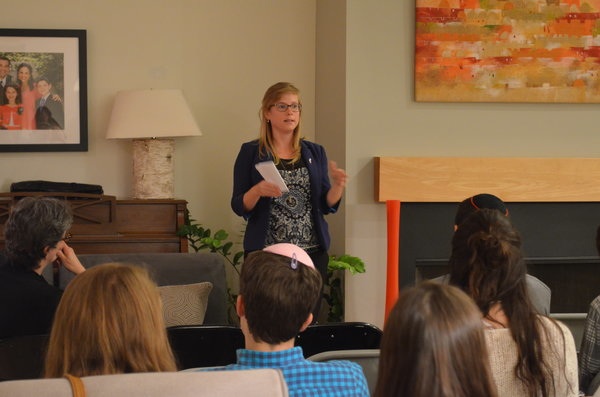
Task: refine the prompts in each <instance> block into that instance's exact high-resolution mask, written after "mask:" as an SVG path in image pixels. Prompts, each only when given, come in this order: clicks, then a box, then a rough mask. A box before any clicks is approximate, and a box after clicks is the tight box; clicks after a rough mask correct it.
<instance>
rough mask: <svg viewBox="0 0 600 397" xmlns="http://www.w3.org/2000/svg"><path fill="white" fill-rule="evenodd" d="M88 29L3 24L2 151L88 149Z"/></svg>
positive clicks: (0, 78)
mask: <svg viewBox="0 0 600 397" xmlns="http://www.w3.org/2000/svg"><path fill="white" fill-rule="evenodd" d="M86 66H87V65H86V31H85V30H54V29H52V30H46V29H0V152H67V151H87V150H88V136H87V135H88V131H87V130H88V126H87V119H88V118H87V73H86Z"/></svg>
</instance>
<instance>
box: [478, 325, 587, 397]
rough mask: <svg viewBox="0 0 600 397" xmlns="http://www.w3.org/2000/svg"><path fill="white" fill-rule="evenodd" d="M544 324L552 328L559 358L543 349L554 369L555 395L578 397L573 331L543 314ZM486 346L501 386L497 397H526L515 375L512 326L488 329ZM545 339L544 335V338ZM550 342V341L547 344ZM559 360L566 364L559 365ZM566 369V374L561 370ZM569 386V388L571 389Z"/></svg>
mask: <svg viewBox="0 0 600 397" xmlns="http://www.w3.org/2000/svg"><path fill="white" fill-rule="evenodd" d="M542 324H543V325H544V327H547V328H548V329H549V331H550V340H551V343H552V344H553V345H554V346H555V350H556V352H557V354H558V357H554V356H553V355H552V354H549V353H546V351H548V349H546V351H545V352H544V353H545V354H546V357H547V358H548V359H550V364H551V366H552V368H554V372H553V374H554V381H555V384H556V393H555V394H554V396H556V397H577V395H578V390H579V380H578V377H577V352H576V350H575V341H574V340H573V335H572V334H571V331H569V329H568V328H567V327H566V326H565V325H564V324H562V323H559V326H560V330H559V329H557V328H556V327H555V326H553V325H552V324H551V323H550V320H549V319H548V318H547V317H542ZM561 331H562V334H563V335H564V340H565V344H566V349H565V348H564V347H563V343H562V338H561V337H560V332H561ZM543 335H544V333H542V336H543ZM485 338H486V342H487V348H488V352H489V355H490V364H491V369H492V375H493V377H494V381H495V382H496V386H497V387H498V397H521V396H523V397H527V391H526V389H525V387H524V386H523V384H522V383H521V381H519V380H518V379H517V377H516V375H515V367H516V365H517V345H516V344H515V341H514V340H513V338H512V336H511V334H510V330H509V329H506V328H504V329H487V330H486V331H485ZM544 339H545V338H544ZM545 346H548V345H547V342H546V343H545ZM560 361H562V362H563V363H564V365H560ZM561 368H564V373H563V371H561ZM569 385H570V388H569Z"/></svg>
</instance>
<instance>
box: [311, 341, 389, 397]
mask: <svg viewBox="0 0 600 397" xmlns="http://www.w3.org/2000/svg"><path fill="white" fill-rule="evenodd" d="M308 359H309V360H310V361H316V362H323V361H331V360H349V361H352V362H355V363H357V364H358V365H360V366H361V367H362V369H363V373H364V374H365V378H367V385H368V386H369V393H370V394H371V395H373V393H374V392H375V385H376V384H377V371H378V370H379V349H356V350H334V351H326V352H321V353H317V354H315V355H314V356H310V357H309V358H308Z"/></svg>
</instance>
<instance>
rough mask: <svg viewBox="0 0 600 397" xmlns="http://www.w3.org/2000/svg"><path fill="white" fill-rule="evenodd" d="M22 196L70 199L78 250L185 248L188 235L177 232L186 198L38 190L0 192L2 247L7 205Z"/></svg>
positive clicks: (73, 230)
mask: <svg viewBox="0 0 600 397" xmlns="http://www.w3.org/2000/svg"><path fill="white" fill-rule="evenodd" d="M24 196H50V197H56V198H58V199H63V200H67V201H68V202H69V204H70V205H71V207H72V209H73V217H74V220H73V226H72V228H71V230H70V231H71V234H72V235H73V238H72V239H71V241H70V243H69V245H70V246H72V247H73V249H74V250H75V252H76V253H77V254H110V253H143V252H188V243H187V239H186V238H185V237H179V236H177V230H178V229H179V228H180V227H181V226H182V225H183V224H184V222H185V213H186V210H187V201H185V200H167V199H148V200H137V199H130V200H117V199H115V197H114V196H106V195H90V194H73V193H37V192H36V193H2V194H0V222H1V225H2V226H0V227H1V233H0V246H1V247H4V223H5V222H6V219H7V218H8V213H9V211H10V207H11V206H12V205H13V204H14V203H15V202H16V201H17V200H19V199H20V198H22V197H24Z"/></svg>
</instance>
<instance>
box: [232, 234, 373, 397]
mask: <svg viewBox="0 0 600 397" xmlns="http://www.w3.org/2000/svg"><path fill="white" fill-rule="evenodd" d="M321 284H322V282H321V275H320V274H319V272H318V271H317V270H316V269H315V266H314V264H313V262H312V260H311V259H310V256H309V255H308V254H307V253H306V252H305V251H304V250H302V248H300V247H298V246H296V245H294V244H288V243H280V244H274V245H271V246H269V247H266V248H265V249H264V250H262V251H254V252H251V253H250V254H248V256H247V257H246V259H245V260H244V264H243V266H242V273H241V275H240V294H239V296H238V298H237V304H236V310H237V313H238V315H239V316H240V326H241V328H242V332H243V333H244V338H245V345H246V348H245V349H239V350H238V351H237V364H232V365H228V366H226V367H224V368H222V369H225V370H236V369H252V368H276V369H280V370H281V371H282V373H283V377H284V378H285V380H286V383H287V385H288V391H289V395H290V396H357V397H358V396H369V391H368V387H367V381H366V379H365V376H364V374H363V372H362V368H361V367H360V366H359V365H358V364H356V363H352V362H350V361H345V360H343V361H342V360H339V361H329V362H312V361H308V360H306V359H305V358H304V355H303V353H302V348H301V347H294V341H295V338H296V335H298V333H299V332H301V331H303V330H305V329H306V327H308V325H309V324H310V323H311V321H312V319H313V315H312V309H313V308H314V306H315V304H316V301H317V299H319V297H320V290H321Z"/></svg>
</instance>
